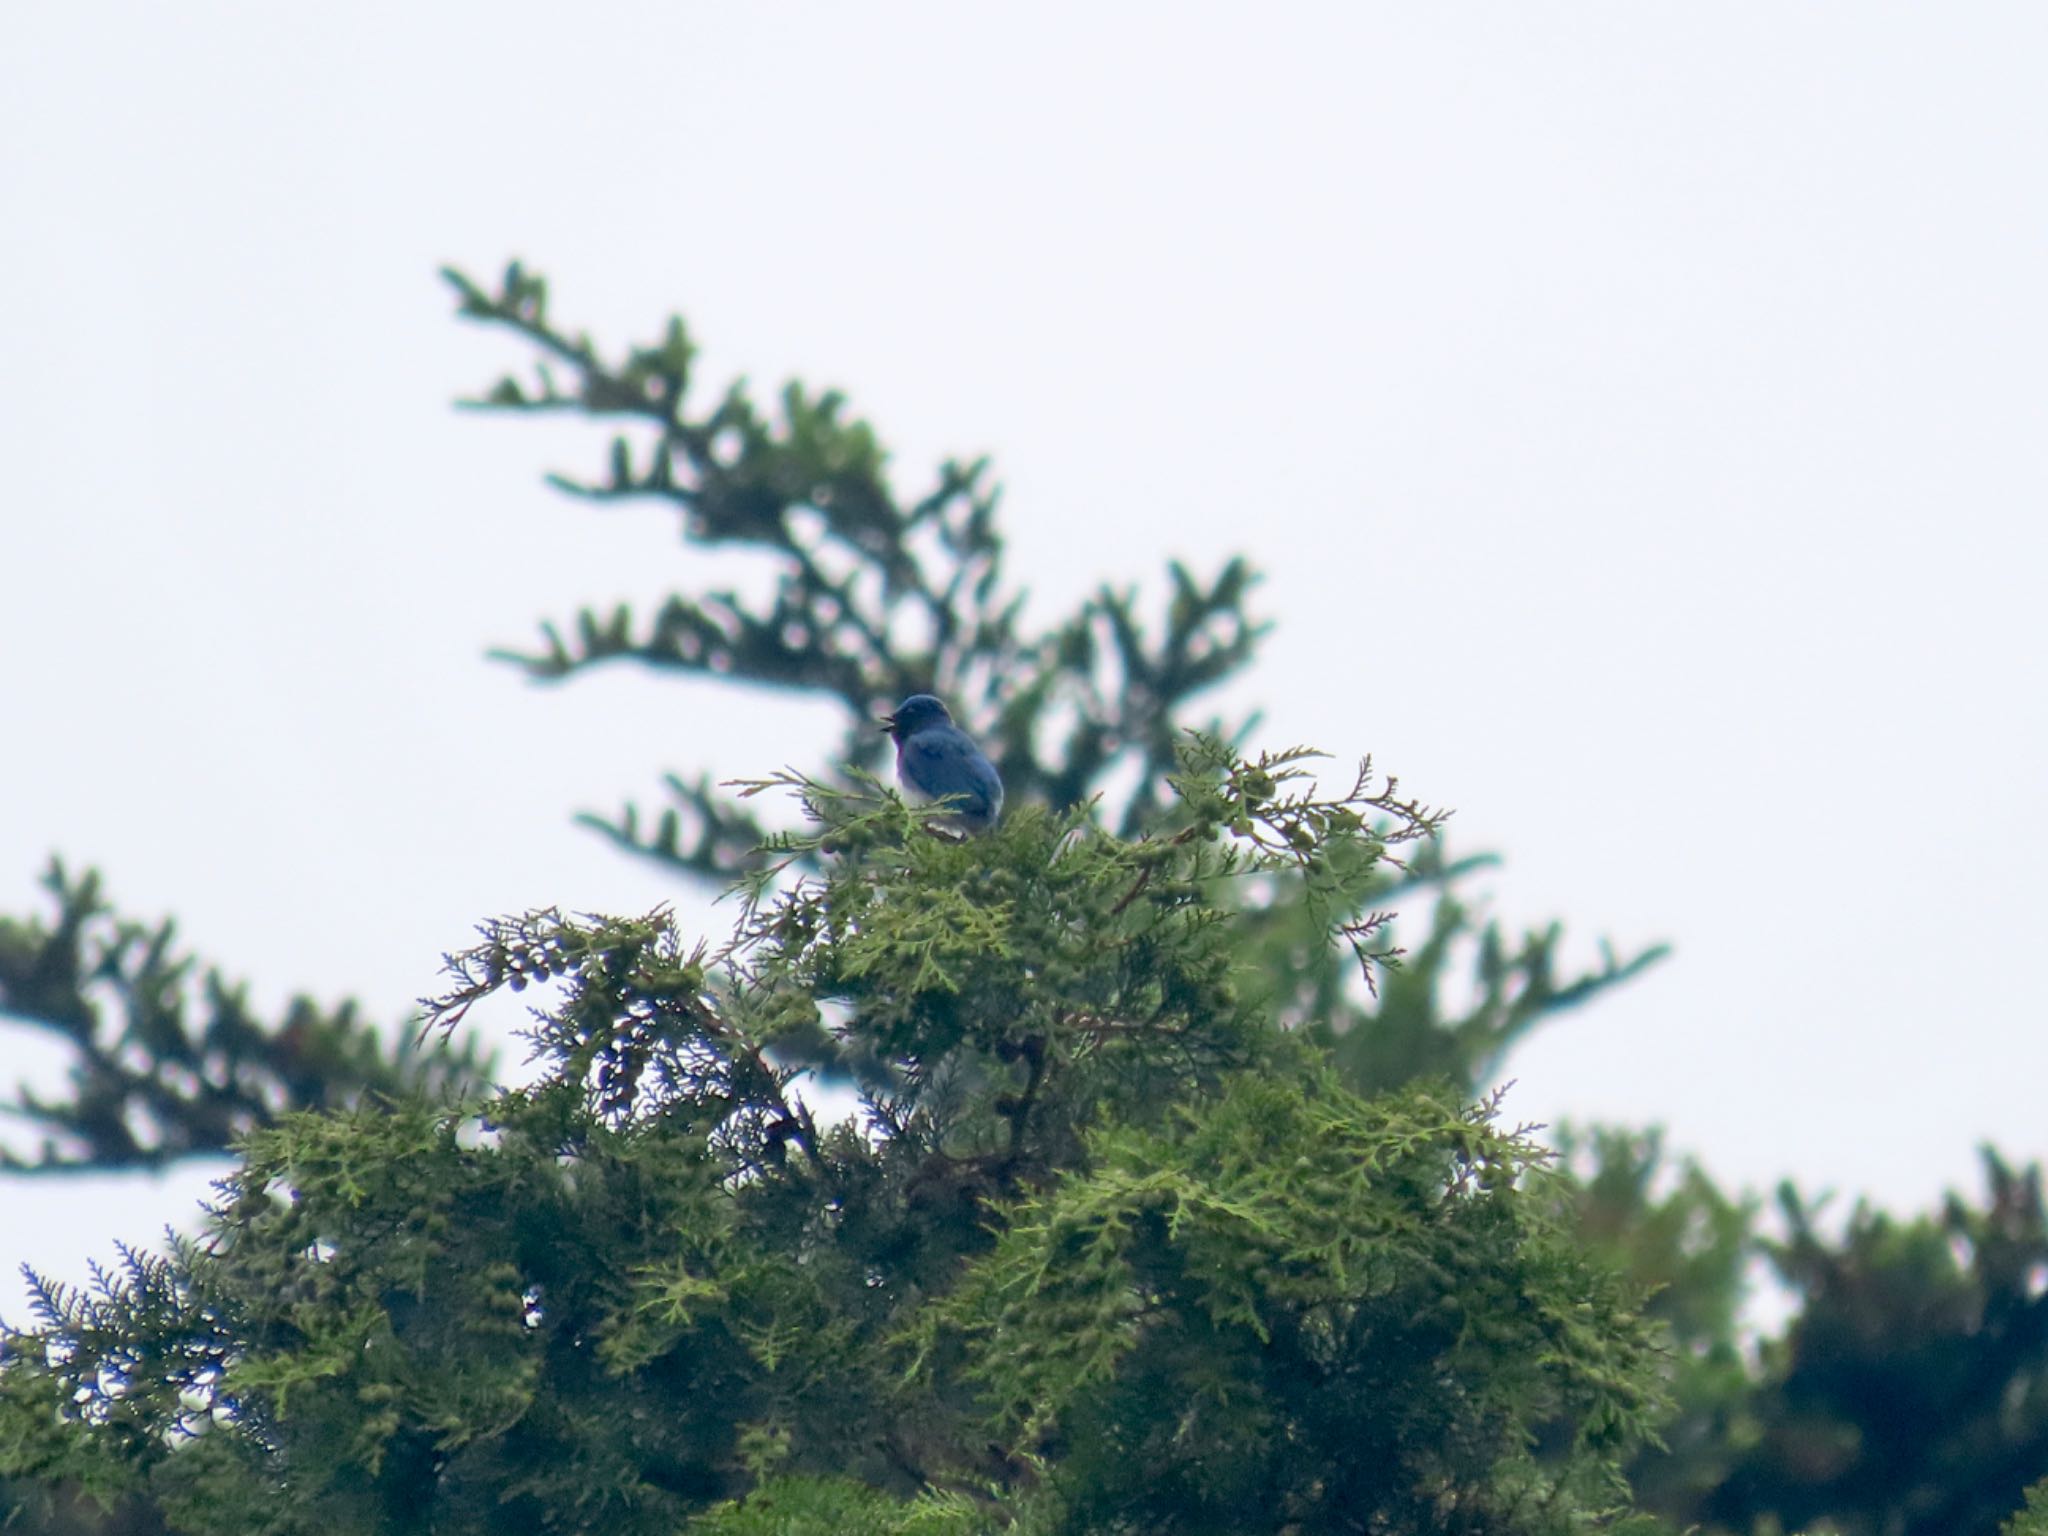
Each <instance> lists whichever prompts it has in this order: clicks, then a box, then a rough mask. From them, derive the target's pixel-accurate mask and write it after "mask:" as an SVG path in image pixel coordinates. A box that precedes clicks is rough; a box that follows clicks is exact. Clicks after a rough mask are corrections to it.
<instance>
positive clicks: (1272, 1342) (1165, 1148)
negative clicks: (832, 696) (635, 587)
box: [0, 738, 1659, 1533]
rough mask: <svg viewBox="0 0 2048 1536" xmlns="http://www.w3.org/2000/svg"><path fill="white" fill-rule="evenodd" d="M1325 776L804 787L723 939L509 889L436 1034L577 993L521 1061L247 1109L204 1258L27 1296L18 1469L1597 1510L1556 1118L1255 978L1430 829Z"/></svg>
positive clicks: (168, 1498) (611, 1487) (388, 1502)
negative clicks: (1094, 806)
mask: <svg viewBox="0 0 2048 1536" xmlns="http://www.w3.org/2000/svg"><path fill="white" fill-rule="evenodd" d="M1300 760H1301V755H1300V754H1298V753H1285V754H1279V755H1277V756H1272V757H1262V758H1259V759H1256V760H1250V761H1247V760H1242V759H1239V758H1236V757H1234V756H1232V755H1231V754H1229V753H1228V752H1227V751H1226V750H1225V749H1224V748H1222V747H1221V745H1220V744H1218V743H1216V742H1213V741H1207V740H1203V739H1200V738H1195V739H1193V740H1191V741H1190V742H1189V744H1188V745H1187V746H1186V748H1185V751H1184V754H1183V758H1182V763H1181V766H1180V771H1179V772H1178V773H1176V774H1175V775H1174V777H1173V779H1172V784H1173V786H1174V789H1175V791H1176V809H1175V811H1174V812H1173V813H1172V814H1171V815H1169V816H1167V817H1165V818H1163V820H1162V822H1161V827H1160V830H1159V832H1158V833H1157V834H1156V835H1153V836H1148V837H1139V838H1135V839H1131V838H1123V837H1119V836H1116V835H1114V834H1112V833H1110V832H1108V831H1106V830H1104V829H1103V828H1101V827H1100V826H1098V825H1097V824H1096V823H1095V822H1094V821H1093V820H1092V819H1091V818H1090V817H1089V815H1088V814H1087V812H1086V810H1085V809H1084V808H1075V809H1072V810H1069V811H1067V812H1066V813H1064V814H1054V813H1052V812H1050V811H1047V810H1044V809H1041V808H1037V807H1026V808H1025V809H1023V810H1022V811H1020V812H1019V813H1017V814H1016V815H1014V816H1013V817H1011V818H1010V819H1008V820H1007V821H1006V822H1005V823H1004V825H1003V826H1002V827H1001V828H1000V829H999V830H998V831H997V832H996V833H995V834H994V835H992V836H990V837H987V838H983V839H977V840H975V841H973V842H971V843H970V842H963V841H959V840H956V839H954V838H951V837H948V836H945V835H943V834H942V833H940V832H938V831H935V830H933V829H932V826H931V822H932V817H933V814H934V813H933V812H931V811H929V810H925V811H918V810H912V809H910V808H908V807H906V806H905V805H904V804H903V803H902V802H901V801H900V800H899V799H897V798H896V797H895V796H894V795H892V794H888V793H886V792H868V793H854V792H848V791H843V790H838V789H835V788H832V787H830V786H825V785H821V784H817V783H814V782H805V781H797V782H796V783H795V784H794V785H793V786H792V787H793V788H795V789H796V791H797V792H798V793H799V794H800V795H801V797H802V798H803V801H804V803H805V804H806V805H807V806H808V808H809V810H810V813H811V816H812V817H813V823H812V825H811V827H810V828H809V829H808V830H807V831H805V832H803V833H800V834H790V835H787V836H785V837H783V838H781V839H779V840H777V842H776V844H775V845H774V853H775V855H776V858H777V859H778V861H780V862H781V863H782V864H783V866H784V868H785V877H784V878H783V879H782V880H780V881H776V880H772V879H770V878H769V877H767V876H766V875H764V876H762V877H761V878H760V879H758V880H757V881H756V882H755V884H754V885H753V886H752V888H751V890H750V892H749V899H748V901H747V903H746V905H745V909H744V911H743V913H742V915H741V919H740V925H739V931H738V933H737V934H736V935H735V937H734V939H733V941H732V942H731V943H730V944H729V945H728V946H727V947H726V948H725V949H724V950H722V951H721V952H719V953H717V954H715V955H714V954H711V953H710V952H708V951H707V950H705V949H702V948H698V947H694V946H686V945H685V944H684V943H683V941H682V940H681V939H680V938H679V937H678V935H677V934H676V932H675V930H674V928H673V925H672V924H671V922H670V921H669V919H668V918H667V917H666V916H665V915H663V914H655V915H653V916H650V917H647V918H643V919H637V920H631V921H624V920H571V919H567V918H564V917H562V916H560V915H559V914H555V913H536V914H532V915H530V916H528V917H526V918H523V919H519V920H514V921H507V922H502V923H497V924H492V925H490V926H489V927H488V928H487V929H486V931H485V932H484V934H483V936H482V942H481V943H479V944H478V945H476V946H475V947H474V948H472V949H471V950H469V951H468V952H466V953H464V954H462V955H458V956H454V957H451V960H450V966H449V969H450V986H449V988H448V990H447V991H446V993H445V994H444V996H442V997H441V998H439V999H438V1000H436V1001H435V1002H434V1003H433V1004H432V1005H431V1010H430V1017H431V1018H432V1019H433V1020H435V1021H436V1022H438V1023H439V1024H441V1025H443V1026H445V1027H450V1028H452V1027H454V1026H455V1025H456V1024H457V1023H458V1022H459V1021H460V1020H461V1019H462V1018H463V1017H464V1016H465V1014H466V1013H467V1011H468V1010H470V1009H471V1008H473V1007H476V1006H478V1005H479V1004H481V1003H483V1002H484V1001H485V1000H486V999H488V998H490V997H492V996H493V995H494V994H497V993H499V992H501V991H518V992H521V993H523V994H525V995H526V996H527V997H528V998H529V999H532V998H534V997H536V996H544V997H545V1002H544V1004H542V1005H540V1006H537V1007H536V1008H535V1010H534V1012H533V1015H532V1019H533V1022H532V1026H531V1029H530V1032H529V1033H530V1038H531V1040H532V1043H533V1045H534V1048H535V1050H536V1052H537V1061H538V1064H539V1066H540V1069H541V1070H540V1074H539V1076H538V1078H537V1080H536V1081H535V1082H534V1083H533V1084H531V1085H530V1086H528V1087H526V1088H523V1089H519V1090H512V1091H503V1092H499V1093H496V1094H494V1095H492V1096H491V1097H490V1098H488V1099H486V1100H483V1101H481V1102H478V1103H473V1104H466V1105H465V1104H453V1103H449V1104H436V1103H434V1102H432V1101H429V1100H425V1099H418V1098H415V1099H412V1100H408V1101H406V1102H403V1103H400V1104H395V1105H391V1106H388V1107H379V1108H371V1107H359V1108H356V1109H351V1110H342V1111H336V1112H330V1113H324V1114H322V1113H302V1114H296V1115H291V1116H288V1117H285V1118H283V1119H282V1120H280V1121H279V1122H278V1123H277V1124H275V1125H273V1126H270V1127H268V1128H265V1129H262V1130H259V1131H257V1132H255V1133H253V1134H252V1135H251V1136H250V1137H249V1138H248V1140H247V1143H246V1146H245V1161H244V1164H243V1166H242V1167H241V1168H240V1169H239V1170H238V1171H237V1172H236V1173H235V1174H234V1176H233V1177H232V1178H230V1179H229V1180H227V1181H226V1182H225V1183H224V1185H223V1186H222V1195H221V1198H220V1201H219V1204H218V1207H217V1210H216V1214H215V1218H214V1220H213V1222H212V1224H211V1225H210V1228H209V1230H208V1231H207V1232H206V1234H205V1235H204V1236H203V1238H202V1239H201V1240H199V1241H198V1242H195V1243H187V1244H181V1245H178V1246H176V1247H174V1248H173V1250H172V1251H171V1252H170V1254H169V1255H168V1256H166V1257H164V1258H161V1259H144V1258H140V1257H138V1258H135V1259H134V1260H132V1261H131V1264H130V1266H129V1269H128V1270H127V1272H126V1273H125V1274H123V1275H119V1276H109V1277H106V1279H105V1281H104V1283H103V1284H102V1286H101V1287H100V1288H99V1289H98V1291H97V1292H95V1293H93V1294H90V1295H81V1294H75V1293H70V1292H65V1291H61V1290H56V1289H53V1288H51V1289H46V1290H45V1293H44V1295H43V1298H42V1306H41V1309H40V1311H41V1321H42V1326H41V1328H39V1329H38V1330H37V1331H35V1332H32V1333H28V1334H21V1335H16V1336H14V1337H12V1338H11V1339H10V1341H9V1345H8V1349H9V1361H8V1364H7V1368H6V1370H5V1373H4V1375H0V1381H4V1383H5V1391H4V1392H0V1475H5V1476H10V1477H23V1476H30V1477H35V1478H39V1479H53V1478H75V1479H81V1480H82V1479H84V1478H85V1477H87V1476H88V1475H89V1476H90V1477H91V1478H92V1479H93V1484H92V1485H93V1486H94V1487H95V1488H96V1489H99V1490H102V1491H104V1492H106V1493H108V1494H109V1495H111V1496H116V1497H128V1498H133V1499H139V1500H141V1501H142V1502H144V1503H145V1504H147V1505H149V1506H151V1507H153V1508H155V1509H156V1510H157V1511H159V1512H160V1513H161V1515H162V1516H163V1518H164V1519H165V1520H166V1521H167V1522H168V1524H169V1525H170V1527H171V1528H172V1529H176V1530H181V1531H195V1532H200V1531H204V1532H211V1531H226V1530H230V1529H233V1530H275V1531H298V1530H301V1529H311V1528H312V1527H314V1526H316V1525H318V1526H321V1527H325V1528H327V1529H329V1530H334V1529H340V1530H345V1531H364V1532H402V1531H425V1530H430V1529H431V1530H433V1531H436V1532H462V1531H478V1532H481V1531H486V1530H498V1529H522V1530H536V1531H564V1532H568V1531H598V1530H602V1531H607V1532H619V1533H631V1532H636V1531H647V1532H657V1531H660V1532H668V1531H674V1530H676V1529H679V1528H681V1527H683V1526H684V1525H685V1524H686V1523H690V1522H695V1524H694V1526H693V1528H695V1529H699V1530H707V1531H746V1530H792V1531H801V1530H808V1529H817V1530H822V1529H826V1528H835V1529H855V1530H859V1529H871V1530H877V1531H898V1530H901V1531H926V1530H930V1531H938V1530H963V1531H964V1530H972V1529H995V1528H998V1527H1005V1526H1011V1525H1012V1522H1022V1524H1023V1528H1027V1529H1028V1528H1038V1529H1043V1530H1047V1531H1052V1530H1060V1531H1071V1532H1084V1531H1105V1532H1107V1531H1148V1530H1156V1531H1179V1530H1203V1529H1219V1530H1220V1529H1234V1530H1257V1529H1267V1530H1274V1531H1280V1530H1288V1531H1294V1532H1301V1533H1311V1532H1316V1531H1333V1532H1335V1531H1352V1530H1375V1531H1382V1532H1406V1531H1413V1532H1424V1531H1481V1530H1484V1531H1489V1532H1518V1531H1528V1532H1539V1531H1540V1532H1553V1531H1568V1530H1588V1529H1595V1528H1610V1527H1614V1522H1615V1521H1616V1520H1617V1519H1619V1517H1620V1501H1621V1498H1622V1492H1621V1485H1620V1483H1619V1481H1618V1471H1619V1467H1620V1465H1621V1461H1622V1458H1624V1457H1625V1456H1626V1455H1627V1453H1628V1451H1629V1449H1630V1447H1631V1446H1632V1445H1634V1444H1635V1443H1636V1442H1637V1441H1639V1440H1640V1439H1641V1437H1642V1436H1643V1434H1644V1433H1645V1432H1646V1428H1647V1425H1648V1423H1649V1418H1650V1415H1651V1412H1652V1410H1653V1408H1654V1405H1655V1402H1656V1400H1657V1397H1658V1392H1659V1387H1658V1366H1657V1355H1656V1346H1655V1335H1654V1331H1653V1329H1652V1327H1651V1325H1650V1324H1649V1323H1648V1322H1647V1320H1645V1319H1644V1318H1643V1317H1642V1315H1641V1313H1640V1310H1639V1308H1638V1306H1637V1304H1636V1301H1635V1299H1634V1295H1633V1292H1632V1291H1631V1290H1630V1289H1629V1288H1628V1287H1627V1286H1626V1285H1624V1284H1623V1283H1621V1282H1620V1281H1619V1280H1618V1279H1617V1278H1616V1277H1615V1276H1614V1275H1613V1274H1612V1272H1610V1271H1608V1270H1606V1269H1604V1268H1602V1267H1601V1266H1599V1265H1597V1264H1589V1263H1588V1262H1586V1261H1585V1259H1584V1258H1583V1257H1582V1256H1581V1255H1580V1254H1579V1253H1578V1252H1577V1251H1576V1249H1575V1248H1574V1247H1573V1245H1572V1243H1571V1242H1570V1240H1569V1237H1568V1234H1567V1232H1566V1230H1565V1229H1564V1228H1563V1227H1561V1226H1560V1224H1559V1223H1558V1221H1557V1219H1556V1215H1557V1211H1558V1209H1559V1203H1558V1200H1557V1197H1556V1195H1555V1194H1554V1192H1553V1191H1552V1190H1551V1188H1550V1187H1549V1183H1548V1181H1547V1179H1546V1178H1544V1177H1543V1176H1542V1175H1541V1174H1540V1173H1539V1171H1538V1169H1537V1164H1538V1163H1539V1162H1540V1153H1539V1152H1538V1150H1537V1149H1536V1148H1535V1147H1534V1146H1533V1145H1532V1144H1530V1143H1529V1142H1528V1140H1527V1139H1526V1137H1524V1136H1522V1135H1521V1134H1519V1133H1514V1132H1507V1131H1503V1130H1501V1129H1500V1128H1498V1127H1497V1126H1496V1125H1494V1123H1493V1120H1492V1114H1491V1110H1490V1108H1487V1107H1481V1108H1478V1109H1473V1108H1470V1107H1468V1106H1465V1105H1462V1104H1461V1103H1460V1102H1459V1101H1458V1099H1457V1098H1456V1097H1455V1096H1454V1095H1449V1094H1443V1093H1422V1092H1416V1093H1411V1094H1407V1095H1405V1096H1398V1097H1395V1098H1388V1099H1380V1100H1366V1099H1363V1098H1360V1097H1359V1096H1357V1095H1355V1094H1354V1093H1352V1092H1350V1091H1349V1090H1347V1089H1345V1088H1344V1087H1342V1086H1341V1085H1340V1084H1339V1082H1338V1081H1337V1079H1336V1078H1335V1076H1334V1075H1333V1070H1332V1068H1331V1066H1330V1065H1329V1062H1328V1059H1327V1056H1326V1055H1325V1053H1323V1052H1322V1051H1321V1049H1320V1048H1319V1047H1317V1046H1316V1045H1315V1044H1314V1043H1313V1042H1312V1041H1310V1040H1308V1039H1307V1038H1306V1037H1304V1036H1303V1035H1302V1034H1301V1033H1300V1032H1299V1031H1294V1030H1289V1029H1285V1028H1281V1027H1278V1026H1277V1025H1276V1023H1275V1021H1274V1020H1273V1019H1272V1018H1271V1017H1270V1016H1269V1015H1268V1014H1266V1013H1264V1012H1263V1011H1261V1010H1260V1009H1259V1008H1258V1007H1257V1006H1255V1005H1254V1004H1253V1003H1252V1002H1250V1001H1249V1000H1248V996H1249V995H1248V994H1247V992H1246V991H1245V990H1244V989H1242V988H1240V986H1239V985H1238V974H1239V969H1238V966H1237V964H1236V955H1235V950H1234V939H1235V932H1236V925H1237V923H1238V922H1239V921H1240V920H1241V918H1242V915H1243V913H1244V912H1245V911H1247V910H1248V909H1255V908H1256V907H1257V906H1259V905H1260V904H1261V903H1262V902H1263V901H1266V900H1287V901H1292V902H1299V903H1301V904H1303V905H1304V906H1305V907H1313V908H1317V909H1319V910H1321V911H1322V912H1323V913H1324V914H1325V922H1326V925H1327V926H1326V941H1325V942H1326V943H1327V944H1329V945H1330V946H1332V947H1334V948H1335V949H1337V950H1338V951H1339V952H1346V953H1349V952H1353V951H1354V950H1355V949H1356V947H1357V945H1356V942H1355V941H1356V940H1357V939H1358V936H1357V935H1356V934H1355V933H1347V929H1348V928H1350V927H1351V926H1352V925H1351V921H1350V919H1349V918H1348V917H1347V915H1346V914H1347V913H1348V912H1349V911H1350V910H1351V909H1352V907H1353V905H1354V904H1355V901H1356V897H1357V894H1358V892H1359V890H1360V889H1361V888H1363V887H1364V886H1367V885H1369V884H1370V882H1371V881H1372V880H1373V879H1374V878H1375V870H1376V867H1377V865H1379V864H1380V863H1381V862H1382V861H1383V860H1385V859H1386V858H1388V857H1389V856H1390V849H1392V848H1394V847H1398V846H1400V845H1401V843H1402V842H1404V841H1406V840H1410V839H1413V838H1418V837H1421V836H1422V835H1424V834H1425V833H1426V832H1427V831H1428V830H1429V828H1430V827H1431V826H1433V825H1434V819H1433V817H1432V816H1431V814H1430V813H1428V812H1427V811H1425V810H1424V809H1423V808H1421V807H1419V806H1416V805H1414V804H1412V803H1411V802H1404V801H1399V800H1397V799H1395V798H1394V796H1393V795H1392V793H1391V792H1390V791H1388V790H1387V789H1385V788H1375V787H1374V785H1373V784H1372V783H1371V782H1370V781H1368V780H1367V779H1366V778H1364V777H1363V776H1361V778H1360V779H1359V780H1358V781H1357V782H1355V783H1354V784H1353V786H1352V787H1351V788H1350V790H1349V791H1348V792H1344V793H1339V794H1334V795H1327V796H1326V795H1321V794H1319V793H1316V792H1314V791H1313V790H1311V789H1309V788H1307V786H1306V785H1304V784H1303V783H1302V782H1301V781H1300V780H1299V779H1298V778H1297V777H1296V775H1297V774H1298V772H1299V768H1298V764H1299V762H1300ZM1347 938H1348V939H1350V940H1352V941H1354V942H1353V943H1349V944H1347V942H1346V941H1347ZM1365 953H1366V954H1368V955H1369V953H1370V948H1369V945H1368V946H1366V947H1365ZM805 1054H808V1056H809V1057H811V1058H813V1059H817V1060H820V1061H824V1062H827V1063H829V1064H831V1066H832V1069H833V1070H834V1071H835V1072H836V1073H837V1074H838V1075H839V1076H841V1077H842V1078H843V1079H844V1080H846V1081H847V1082H848V1083H849V1084H850V1085H851V1086H852V1091H853V1094H854V1100H855V1103H856V1104H857V1106H858V1107H857V1110H855V1111H854V1112H852V1113H849V1114H845V1115H843V1116H840V1117H836V1118H835V1117H831V1116H827V1115H824V1114H822V1113H821V1111H820V1109H819V1107H818V1105H817V1104H814V1103H812V1102H810V1101H808V1100H807V1099H806V1098H805V1097H804V1096H803V1092H802V1088H801V1085H800V1084H799V1083H798V1081H797V1068H796V1066H795V1065H793V1062H794V1060H795V1059H797V1057H799V1056H802V1055H805ZM1556 1424H1564V1425H1567V1426H1568V1427H1569V1431H1568V1433H1567V1435H1566V1436H1565V1438H1564V1440H1563V1443H1562V1444H1561V1446H1560V1447H1559V1449H1558V1451H1557V1453H1556V1454H1555V1455H1552V1456H1549V1457H1547V1458H1546V1459H1544V1460H1541V1461H1539V1460H1538V1459H1537V1458H1536V1457H1534V1456H1532V1455H1531V1454H1530V1449H1529V1448H1530V1445H1531V1442H1532V1439H1533V1436H1534V1435H1535V1433H1536V1431H1537V1430H1538V1429H1539V1428H1541V1427H1543V1426H1549V1425H1556ZM1616 1528H1618V1527H1616Z"/></svg>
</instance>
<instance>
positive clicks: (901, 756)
mask: <svg viewBox="0 0 2048 1536" xmlns="http://www.w3.org/2000/svg"><path fill="white" fill-rule="evenodd" d="M881 724H882V730H883V731H884V732H885V733H886V734H888V735H889V736H891V737H893V738H894V739H895V742H896V781H897V782H898V783H899V784H901V785H902V786H903V793H904V796H905V797H906V798H907V799H908V800H909V801H910V802H911V803H912V804H913V805H931V804H933V803H934V802H937V801H941V800H943V801H946V802H947V804H948V806H949V808H950V810H951V813H952V814H951V815H950V816H948V817H946V818H944V819H945V820H946V821H948V822H949V823H950V824H952V825H953V826H956V827H958V828H960V829H961V830H962V831H964V832H968V833H978V832H986V831H988V829H989V828H990V827H993V826H994V825H995V824H996V818H997V817H998V816H1000V815H1002V814H1003V780H1002V776H1001V775H1000V774H998V773H997V772H996V768H995V764H994V763H991V762H990V761H989V760H988V759H987V758H986V757H984V756H983V755H982V751H981V748H979V747H977V746H976V745H975V744H974V738H973V737H971V736H969V735H968V734H967V733H966V732H965V731H963V730H961V729H960V727H959V726H957V725H955V724H954V723H953V716H952V714H951V712H950V711H948V710H947V708H946V706H945V704H944V702H943V701H941V700H939V699H936V698H934V697H932V695H930V694H928V693H913V694H912V695H911V696H910V697H909V698H907V699H905V700H904V701H903V702H902V703H901V704H899V705H897V706H896V713H895V714H893V715H885V716H883V717H882V722H881Z"/></svg>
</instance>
